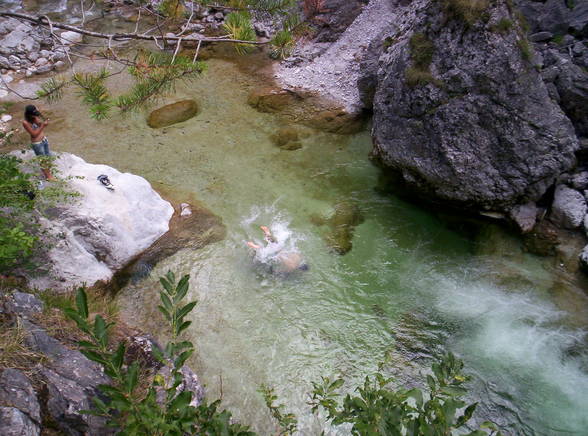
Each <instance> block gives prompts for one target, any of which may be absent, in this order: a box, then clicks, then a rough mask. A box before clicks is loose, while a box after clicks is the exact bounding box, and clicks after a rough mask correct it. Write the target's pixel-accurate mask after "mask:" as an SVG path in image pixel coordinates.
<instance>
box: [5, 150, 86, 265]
mask: <svg viewBox="0 0 588 436" xmlns="http://www.w3.org/2000/svg"><path fill="white" fill-rule="evenodd" d="M38 165H39V166H41V167H42V168H50V167H51V166H52V165H53V158H52V157H51V156H49V157H47V156H40V157H36V158H35V159H33V160H31V161H30V162H29V163H25V162H23V161H22V160H21V159H18V158H17V157H16V156H12V155H6V154H0V273H6V272H9V271H11V270H13V269H15V268H17V267H22V266H25V267H26V266H30V265H29V264H28V262H29V258H30V257H31V255H32V254H33V253H34V251H35V249H36V248H37V244H36V243H37V241H38V237H37V233H38V225H37V216H38V215H39V214H40V213H43V211H44V210H46V209H47V208H49V207H51V206H54V205H55V204H57V203H60V202H63V201H68V200H70V199H72V198H74V197H75V196H76V195H77V194H76V193H75V192H71V191H70V190H69V189H68V187H67V186H66V184H65V181H64V180H61V179H59V178H56V179H55V180H54V181H53V182H52V183H51V184H50V185H48V186H45V187H44V189H42V190H41V189H39V185H38V183H37V180H36V178H35V176H34V172H35V171H38V169H37V166H38Z"/></svg>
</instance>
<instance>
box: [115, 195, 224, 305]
mask: <svg viewBox="0 0 588 436" xmlns="http://www.w3.org/2000/svg"><path fill="white" fill-rule="evenodd" d="M226 233H227V230H226V227H225V225H224V224H223V223H222V220H221V218H220V217H218V216H216V215H214V214H213V213H212V212H211V211H209V210H208V209H206V208H205V207H203V206H201V205H198V204H196V205H188V204H187V203H182V210H181V213H176V214H175V215H174V216H173V218H172V220H171V222H170V230H169V231H168V232H167V233H166V234H165V235H163V236H162V237H161V238H159V239H158V240H157V241H156V242H155V243H154V244H153V245H152V246H151V247H149V248H148V249H147V250H145V251H144V252H143V253H141V254H140V255H138V256H137V257H135V258H134V259H133V260H132V261H131V262H129V263H128V264H127V265H126V266H125V267H124V268H123V269H121V270H120V271H118V272H117V273H116V274H115V275H114V277H113V278H112V281H111V282H110V283H109V285H108V286H107V288H109V289H110V291H111V292H114V293H116V292H118V291H119V290H120V289H122V288H124V287H125V286H126V285H127V284H129V283H132V284H135V283H138V282H139V281H141V280H142V279H143V278H145V277H147V276H148V275H149V273H150V272H151V270H152V269H153V267H154V266H155V265H157V263H159V262H160V261H161V260H163V259H165V258H167V257H169V256H172V255H174V254H175V253H177V252H178V251H180V250H182V249H185V248H190V249H193V250H197V249H200V248H203V247H205V246H206V245H208V244H212V243H213V242H218V241H222V240H223V239H224V238H225V236H226Z"/></svg>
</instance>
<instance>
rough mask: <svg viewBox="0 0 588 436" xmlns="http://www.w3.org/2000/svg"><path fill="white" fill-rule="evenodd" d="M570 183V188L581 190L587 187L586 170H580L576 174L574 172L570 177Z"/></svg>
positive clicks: (587, 173)
mask: <svg viewBox="0 0 588 436" xmlns="http://www.w3.org/2000/svg"><path fill="white" fill-rule="evenodd" d="M570 184H571V185H572V188H574V189H576V190H578V191H583V190H584V189H587V188H588V171H582V172H579V173H577V174H574V175H573V176H572V177H571V178H570Z"/></svg>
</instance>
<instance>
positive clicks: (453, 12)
mask: <svg viewBox="0 0 588 436" xmlns="http://www.w3.org/2000/svg"><path fill="white" fill-rule="evenodd" d="M442 1H443V6H444V10H445V16H446V17H447V18H448V19H450V20H459V21H461V22H463V23H464V24H466V25H467V26H471V25H473V24H474V23H475V22H476V21H478V20H480V19H482V18H484V14H485V12H486V11H487V10H488V6H489V5H490V2H489V0H442Z"/></svg>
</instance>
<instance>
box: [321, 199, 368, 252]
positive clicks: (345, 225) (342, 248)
mask: <svg viewBox="0 0 588 436" xmlns="http://www.w3.org/2000/svg"><path fill="white" fill-rule="evenodd" d="M310 219H311V222H312V223H313V224H315V225H327V226H328V227H329V230H328V231H327V232H326V234H325V236H324V238H325V241H326V243H327V245H328V246H329V247H330V248H331V249H332V250H333V251H334V252H336V253H337V254H341V255H343V254H346V253H348V252H349V251H350V250H351V248H352V247H353V244H352V240H353V233H354V230H355V227H356V226H358V225H359V224H361V223H362V222H363V220H364V217H363V214H362V213H361V210H360V209H359V207H358V206H357V204H356V203H354V202H352V201H341V202H339V203H337V204H336V205H335V210H334V212H333V214H332V215H331V216H330V217H328V218H323V217H321V216H317V215H313V216H311V217H310Z"/></svg>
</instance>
